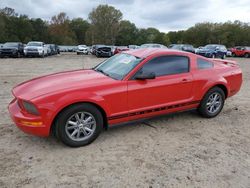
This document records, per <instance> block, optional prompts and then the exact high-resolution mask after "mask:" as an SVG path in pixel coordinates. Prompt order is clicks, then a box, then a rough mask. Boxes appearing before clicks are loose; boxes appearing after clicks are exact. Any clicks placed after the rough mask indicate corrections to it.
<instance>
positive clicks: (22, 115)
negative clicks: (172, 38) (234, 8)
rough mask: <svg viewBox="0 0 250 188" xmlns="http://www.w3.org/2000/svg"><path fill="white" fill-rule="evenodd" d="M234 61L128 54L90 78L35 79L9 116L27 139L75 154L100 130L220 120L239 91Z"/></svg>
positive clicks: (21, 89)
mask: <svg viewBox="0 0 250 188" xmlns="http://www.w3.org/2000/svg"><path fill="white" fill-rule="evenodd" d="M241 83H242V72H241V69H240V68H239V66H238V65H237V63H236V62H234V61H228V60H217V59H213V60H211V59H206V58H204V57H201V56H197V55H195V54H192V53H187V52H182V51H173V50H167V49H139V50H133V51H126V52H123V53H121V54H118V55H115V56H113V57H111V58H110V59H107V60H105V61H104V62H102V63H101V64H99V65H98V66H96V67H95V68H93V69H90V70H77V71H68V72H62V73H57V74H52V75H48V76H43V77H39V78H35V79H33V80H30V81H27V82H24V83H22V84H20V85H18V86H16V87H15V88H14V89H13V95H14V97H15V98H14V100H12V102H11V103H10V104H9V112H10V115H11V117H12V119H13V121H14V122H15V123H16V125H17V126H18V127H19V128H20V129H21V130H23V131H24V132H27V133H31V134H34V135H38V136H48V135H49V134H50V132H54V133H55V135H56V136H57V137H58V138H59V139H60V140H61V141H62V142H63V143H65V144H66V145H69V146H72V147H77V146H83V145H86V144H89V143H91V142H92V141H94V140H95V139H96V138H97V136H98V135H99V133H100V132H101V130H102V129H103V128H107V127H108V126H112V125H114V124H119V123H124V122H128V121H132V120H137V119H142V118H148V117H152V116H156V115H161V114H166V113H172V112H178V111H184V110H189V109H195V108H197V109H198V111H199V112H200V114H201V115H202V116H204V117H207V118H212V117H215V116H216V115H218V114H219V113H220V111H221V110H222V108H223V105H224V101H225V99H226V98H228V97H231V96H233V95H234V94H236V93H237V92H238V91H239V90H240V87H241Z"/></svg>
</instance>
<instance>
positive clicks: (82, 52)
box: [76, 50, 88, 54]
mask: <svg viewBox="0 0 250 188" xmlns="http://www.w3.org/2000/svg"><path fill="white" fill-rule="evenodd" d="M76 53H79V54H88V51H87V50H78V51H76Z"/></svg>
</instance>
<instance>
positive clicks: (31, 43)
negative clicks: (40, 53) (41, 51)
mask: <svg viewBox="0 0 250 188" xmlns="http://www.w3.org/2000/svg"><path fill="white" fill-rule="evenodd" d="M27 46H42V43H41V42H29V43H28V44H27Z"/></svg>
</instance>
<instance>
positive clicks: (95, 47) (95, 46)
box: [91, 44, 106, 55]
mask: <svg viewBox="0 0 250 188" xmlns="http://www.w3.org/2000/svg"><path fill="white" fill-rule="evenodd" d="M105 46H106V45H103V44H95V45H93V46H92V47H91V54H92V55H96V49H97V48H101V47H105Z"/></svg>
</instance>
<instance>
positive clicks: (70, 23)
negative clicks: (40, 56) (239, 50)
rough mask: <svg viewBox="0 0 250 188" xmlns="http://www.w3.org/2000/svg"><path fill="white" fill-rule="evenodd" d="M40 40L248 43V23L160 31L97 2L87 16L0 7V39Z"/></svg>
mask: <svg viewBox="0 0 250 188" xmlns="http://www.w3.org/2000/svg"><path fill="white" fill-rule="evenodd" d="M31 40H35V41H43V42H45V43H56V44H59V45H77V44H87V45H92V44H107V45H130V44H136V45H141V44H144V43H160V44H163V45H166V46H168V45H169V44H178V43H185V44H192V45H194V46H196V47H198V46H204V45H206V44H209V43H217V44H224V45H226V46H228V47H232V46H235V45H250V24H249V23H243V22H240V21H234V22H230V21H228V22H225V23H210V22H204V23H197V24H196V25H194V26H193V27H190V28H188V29H187V30H181V31H170V32H168V33H164V32H160V31H159V30H158V29H156V28H153V27H149V28H138V27H136V25H135V24H134V23H132V22H130V21H128V20H123V14H122V12H121V11H120V10H118V9H116V8H115V7H113V6H109V5H99V6H98V7H96V8H94V9H93V10H92V11H91V12H90V13H89V15H88V19H87V20H85V19H83V18H74V19H69V17H68V16H67V14H66V13H64V12H61V13H59V14H58V15H55V16H53V17H52V18H51V20H49V21H46V20H42V19H40V18H35V19H34V18H29V17H28V16H27V15H19V14H18V13H16V12H15V10H14V9H12V8H9V7H5V8H2V9H0V43H4V42H8V41H20V42H23V43H27V42H28V41H31Z"/></svg>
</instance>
